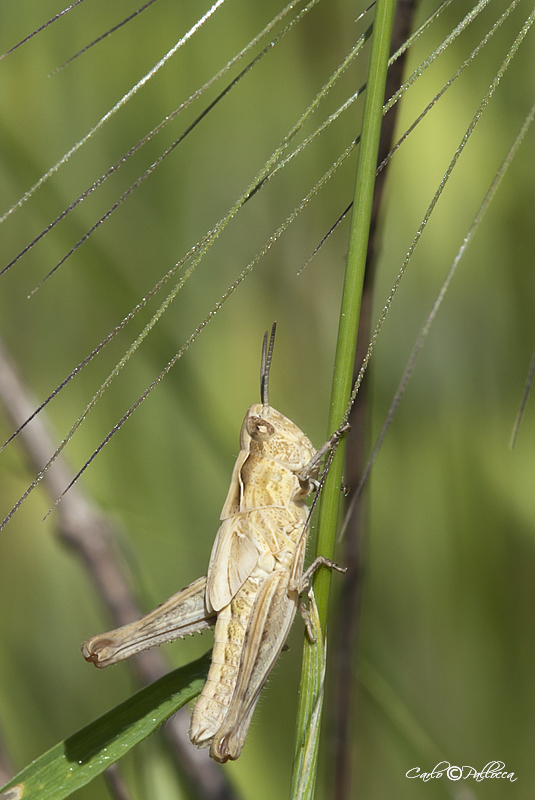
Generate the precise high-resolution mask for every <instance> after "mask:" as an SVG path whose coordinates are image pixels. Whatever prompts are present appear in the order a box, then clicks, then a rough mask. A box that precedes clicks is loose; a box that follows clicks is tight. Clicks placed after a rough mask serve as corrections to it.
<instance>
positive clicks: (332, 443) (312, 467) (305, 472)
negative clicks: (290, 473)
mask: <svg viewBox="0 0 535 800" xmlns="http://www.w3.org/2000/svg"><path fill="white" fill-rule="evenodd" d="M350 428H351V425H350V424H349V422H343V423H342V424H341V425H340V427H339V428H338V430H336V431H335V432H334V433H333V435H332V436H331V437H330V439H328V440H327V441H326V442H325V444H324V445H322V446H321V447H320V449H319V450H318V451H317V452H316V454H315V456H313V458H311V459H310V461H309V462H308V464H307V465H306V466H305V467H304V468H303V469H302V470H301V472H300V473H299V475H298V478H299V480H300V481H301V482H302V483H306V482H307V481H310V480H313V478H314V473H316V474H317V470H318V466H319V463H320V461H321V459H322V458H323V456H325V455H326V454H327V453H328V452H329V451H330V450H332V448H333V447H336V445H337V444H338V442H339V441H340V439H341V438H342V435H343V434H344V433H346V431H348V430H349V429H350Z"/></svg>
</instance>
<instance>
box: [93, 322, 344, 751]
mask: <svg viewBox="0 0 535 800" xmlns="http://www.w3.org/2000/svg"><path fill="white" fill-rule="evenodd" d="M267 337H268V334H267V332H266V334H265V336H264V342H263V348H262V366H261V370H260V389H261V399H262V402H261V403H255V404H254V405H252V406H251V407H250V408H249V409H248V411H247V414H246V415H245V419H244V421H243V425H242V428H241V433H240V453H239V455H238V458H237V460H236V464H235V466H234V471H233V473H232V479H231V482H230V489H229V492H228V495H227V499H226V501H225V504H224V506H223V510H222V512H221V526H220V528H219V531H218V533H217V537H216V540H215V542H214V546H213V548H212V555H211V557H210V564H209V567H208V574H207V576H206V577H203V578H199V579H198V580H196V581H195V582H194V583H191V584H190V585H189V586H186V588H185V589H182V590H181V591H180V592H178V593H177V594H175V595H173V596H172V597H170V598H169V600H167V601H166V602H165V603H163V604H162V605H161V606H159V607H158V608H156V609H155V610H154V611H152V612H151V613H150V614H147V615H146V616H145V617H143V618H142V619H140V620H138V621H137V622H133V623H131V624H129V625H124V626H123V627H122V628H118V629H117V630H114V631H110V632H109V633H103V634H100V635H99V636H93V638H92V639H89V640H88V641H87V642H86V643H85V644H84V645H83V647H82V653H83V655H84V658H86V659H87V660H88V661H92V662H93V664H95V665H96V666H97V667H107V666H109V665H110V664H115V663H116V662H118V661H122V659H124V658H128V656H131V655H133V654H134V653H138V652H140V651H141V650H146V649H148V648H150V647H154V645H157V644H162V643H163V642H169V641H173V640H174V639H178V638H181V637H184V636H186V635H187V634H190V633H196V632H198V631H202V630H204V629H205V628H208V627H211V626H213V625H215V642H214V649H213V653H212V664H211V667H210V671H209V673H208V678H207V681H206V683H205V685H204V688H203V690H202V693H201V695H200V697H199V699H198V701H197V704H196V705H195V708H194V710H193V715H192V719H191V727H190V739H191V741H192V742H193V744H195V745H197V746H198V747H208V746H210V755H211V756H212V758H214V759H215V760H216V761H220V762H225V761H228V759H236V758H238V756H239V755H240V752H241V749H242V747H243V744H244V741H245V737H246V736H247V731H248V729H249V724H250V722H251V717H252V714H253V711H254V708H255V706H256V703H257V700H258V697H259V695H260V692H261V690H262V687H263V685H264V683H265V682H266V680H267V678H268V676H269V673H270V672H271V669H272V668H273V665H274V664H275V661H276V660H277V658H278V656H279V653H280V652H281V650H282V648H283V646H284V642H285V641H286V637H287V636H288V633H289V631H290V627H291V625H292V622H293V619H294V616H295V612H296V610H297V609H299V610H300V612H301V613H302V615H303V618H304V619H305V623H306V624H307V630H308V633H309V636H311V637H312V632H311V629H310V624H309V621H308V616H307V613H306V608H305V607H304V606H303V604H301V603H300V602H299V595H300V593H301V592H302V591H304V590H305V589H306V588H308V586H309V578H310V575H311V574H312V572H313V571H314V570H315V569H316V568H317V567H318V566H320V565H321V564H324V565H326V566H329V567H334V568H335V569H338V570H340V571H342V572H345V570H342V569H341V568H340V567H338V566H337V565H336V564H334V563H333V562H331V561H328V560H327V559H325V558H319V559H316V561H315V562H314V563H313V564H312V565H311V567H309V569H308V570H307V571H306V572H303V562H304V557H305V548H306V541H307V533H308V531H307V518H308V507H307V506H306V504H305V498H306V497H307V496H308V495H309V494H310V493H311V492H312V491H313V489H314V488H315V487H316V486H317V476H318V471H319V464H320V461H321V459H322V458H323V456H324V455H325V453H327V452H328V451H329V450H330V449H331V448H332V447H333V446H334V445H335V444H336V443H337V442H338V440H339V439H340V437H341V435H342V434H343V433H344V431H345V430H347V428H348V426H347V424H344V425H342V426H341V428H340V429H339V430H338V431H336V432H335V433H334V434H333V435H332V436H331V438H330V439H329V441H328V442H326V443H325V444H324V445H323V447H322V448H321V449H320V450H319V451H316V450H315V449H314V446H313V445H312V443H311V442H310V440H309V439H308V438H307V437H306V436H305V434H304V433H303V432H302V431H301V430H300V429H299V428H298V427H297V425H295V424H294V423H293V422H291V420H289V419H288V418H287V417H285V416H284V415H283V414H281V413H280V412H279V411H276V410H275V409H274V408H272V407H271V406H270V404H269V396H268V383H269V369H270V365H271V358H272V354H273V344H274V339H275V324H274V325H273V328H272V330H271V338H270V342H269V348H268V345H267Z"/></svg>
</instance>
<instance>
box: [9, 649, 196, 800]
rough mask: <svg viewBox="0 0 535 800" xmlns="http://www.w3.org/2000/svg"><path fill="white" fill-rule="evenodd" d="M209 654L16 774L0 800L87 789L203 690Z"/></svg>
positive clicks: (40, 799)
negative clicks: (96, 778)
mask: <svg viewBox="0 0 535 800" xmlns="http://www.w3.org/2000/svg"><path fill="white" fill-rule="evenodd" d="M210 657H211V653H210V652H208V653H205V655H204V656H202V657H201V658H199V659H198V660H197V661H193V662H192V663H191V664H187V665H186V666H185V667H180V668H179V669H175V670H173V672H170V673H169V674H168V675H164V677H163V678H160V679H159V680H157V681H155V682H154V683H152V684H151V685H150V686H146V687H145V688H144V689H141V690H140V691H139V692H136V694H134V695H132V697H129V698H128V700H125V701H124V702H123V703H120V705H118V706H115V708H112V709H111V710H110V711H107V712H106V714H103V716H101V717H99V718H98V719H96V720H94V721H93V722H90V723H89V725H86V726H85V728H82V729H81V730H79V731H78V732H77V733H74V734H73V735H72V736H69V737H68V738H67V739H65V740H64V741H63V742H60V743H59V744H57V745H56V746H55V747H53V748H52V749H51V750H49V751H48V752H47V753H44V754H43V755H42V756H40V757H39V758H37V759H36V760H35V761H33V762H32V763H31V764H29V765H28V766H27V767H25V768H24V769H23V770H22V772H19V774H18V775H16V776H15V777H14V778H13V779H12V780H11V781H9V783H7V784H6V785H5V786H4V787H3V789H2V791H1V792H0V800H19V798H22V797H24V798H31V799H32V800H61V798H63V797H68V796H69V795H70V794H72V792H74V791H76V790H77V789H80V787H81V786H84V785H85V784H86V783H89V782H90V781H92V780H93V778H95V777H96V776H97V775H100V773H101V772H103V771H104V770H105V769H106V768H107V767H109V766H110V765H111V764H113V763H115V761H117V760H118V759H119V758H122V756H124V755H125V754H126V753H128V751H129V750H131V748H132V747H134V745H136V744H138V742H141V741H142V740H143V739H145V738H146V737H147V736H148V735H149V734H151V733H152V732H153V731H154V730H156V728H158V726H159V725H161V724H162V722H165V720H166V719H168V717H170V716H171V714H174V713H175V711H178V709H179V708H181V707H182V706H183V705H185V704H186V703H188V702H189V701H190V700H192V699H193V698H194V697H195V696H196V695H198V694H199V692H200V691H201V689H202V685H203V683H204V681H205V680H206V674H207V672H208V668H209V666H210Z"/></svg>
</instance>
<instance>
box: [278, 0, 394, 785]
mask: <svg viewBox="0 0 535 800" xmlns="http://www.w3.org/2000/svg"><path fill="white" fill-rule="evenodd" d="M394 5H395V4H394V2H393V0H378V2H377V4H376V11H375V19H374V24H373V33H372V42H371V53H370V65H369V72H368V81H367V88H366V102H365V106H364V118H363V124H362V135H361V142H360V152H359V161H358V166H357V176H356V183H355V198H354V202H353V216H352V220H351V229H350V234H349V249H348V255H347V265H346V273H345V279H344V290H343V295H342V305H341V309H340V323H339V329H338V342H337V349H336V359H335V366H334V377H333V390H332V396H331V411H330V419H329V432H332V431H334V430H336V429H337V428H338V426H339V425H340V423H341V422H342V420H343V418H344V417H345V416H346V414H347V411H348V401H349V399H350V395H351V382H352V376H353V362H354V358H355V347H356V341H357V331H358V324H359V316H360V303H361V297H362V285H363V281H364V270H365V267H366V253H367V248H368V237H369V228H370V220H371V213H372V200H373V191H374V186H375V171H376V168H377V155H378V152H379V137H380V133H381V122H382V118H383V100H384V94H385V86H386V73H387V69H388V58H389V51H390V40H391V36H392V24H393V19H394ZM343 451H344V448H343V442H342V446H341V447H339V448H338V450H337V452H336V454H335V456H334V459H333V462H332V465H331V469H330V472H329V475H328V476H327V480H326V482H325V487H324V491H323V494H322V496H321V501H320V511H319V521H318V540H317V550H316V553H317V555H324V556H327V558H332V557H333V554H334V544H335V538H336V528H337V523H338V510H339V506H340V486H341V483H342V468H343ZM330 580H331V575H330V570H328V569H320V570H318V573H317V574H316V579H315V581H314V591H315V594H316V600H317V607H318V621H319V623H320V627H321V629H322V630H323V631H324V630H325V624H326V620H327V610H328V600H329V589H330ZM316 647H317V645H311V644H310V643H309V642H308V641H306V640H305V644H304V654H303V668H302V678H301V692H300V698H299V710H298V718H297V735H296V742H297V745H296V759H295V762H294V775H293V777H292V789H291V797H292V799H293V800H295V798H296V797H299V798H300V800H301V798H307V800H310V798H312V797H313V795H314V787H315V782H316V772H317V751H318V740H319V727H320V726H319V713H318V720H317V721H316V724H315V725H314V726H313V730H312V731H311V732H310V733H309V732H308V731H307V727H309V726H310V714H311V708H312V705H311V704H312V699H311V698H312V695H313V694H314V691H315V689H314V686H317V687H319V692H320V694H321V693H322V690H323V687H322V677H321V674H320V667H321V664H320V660H319V659H318V658H316V657H315V654H314V652H310V651H314V650H315V649H316ZM316 707H317V708H319V709H320V708H321V696H320V697H319V698H318V699H317V700H315V701H314V708H316ZM309 735H310V736H311V737H312V739H313V741H311V742H309V744H308V751H309V755H310V757H308V758H307V759H306V764H305V763H303V758H302V753H301V752H300V751H301V743H302V742H304V741H305V739H306V738H307V736H309ZM303 772H304V773H305V774H302V773H303Z"/></svg>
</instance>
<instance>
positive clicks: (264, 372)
mask: <svg viewBox="0 0 535 800" xmlns="http://www.w3.org/2000/svg"><path fill="white" fill-rule="evenodd" d="M276 328H277V323H276V322H274V323H273V326H272V328H271V336H270V337H269V348H268V343H267V340H268V332H267V331H266V332H265V334H264V341H263V342H262V364H261V366H260V397H261V399H262V405H263V406H264V408H268V407H269V368H270V367H271V359H272V358H273V345H274V344H275V331H276Z"/></svg>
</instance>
